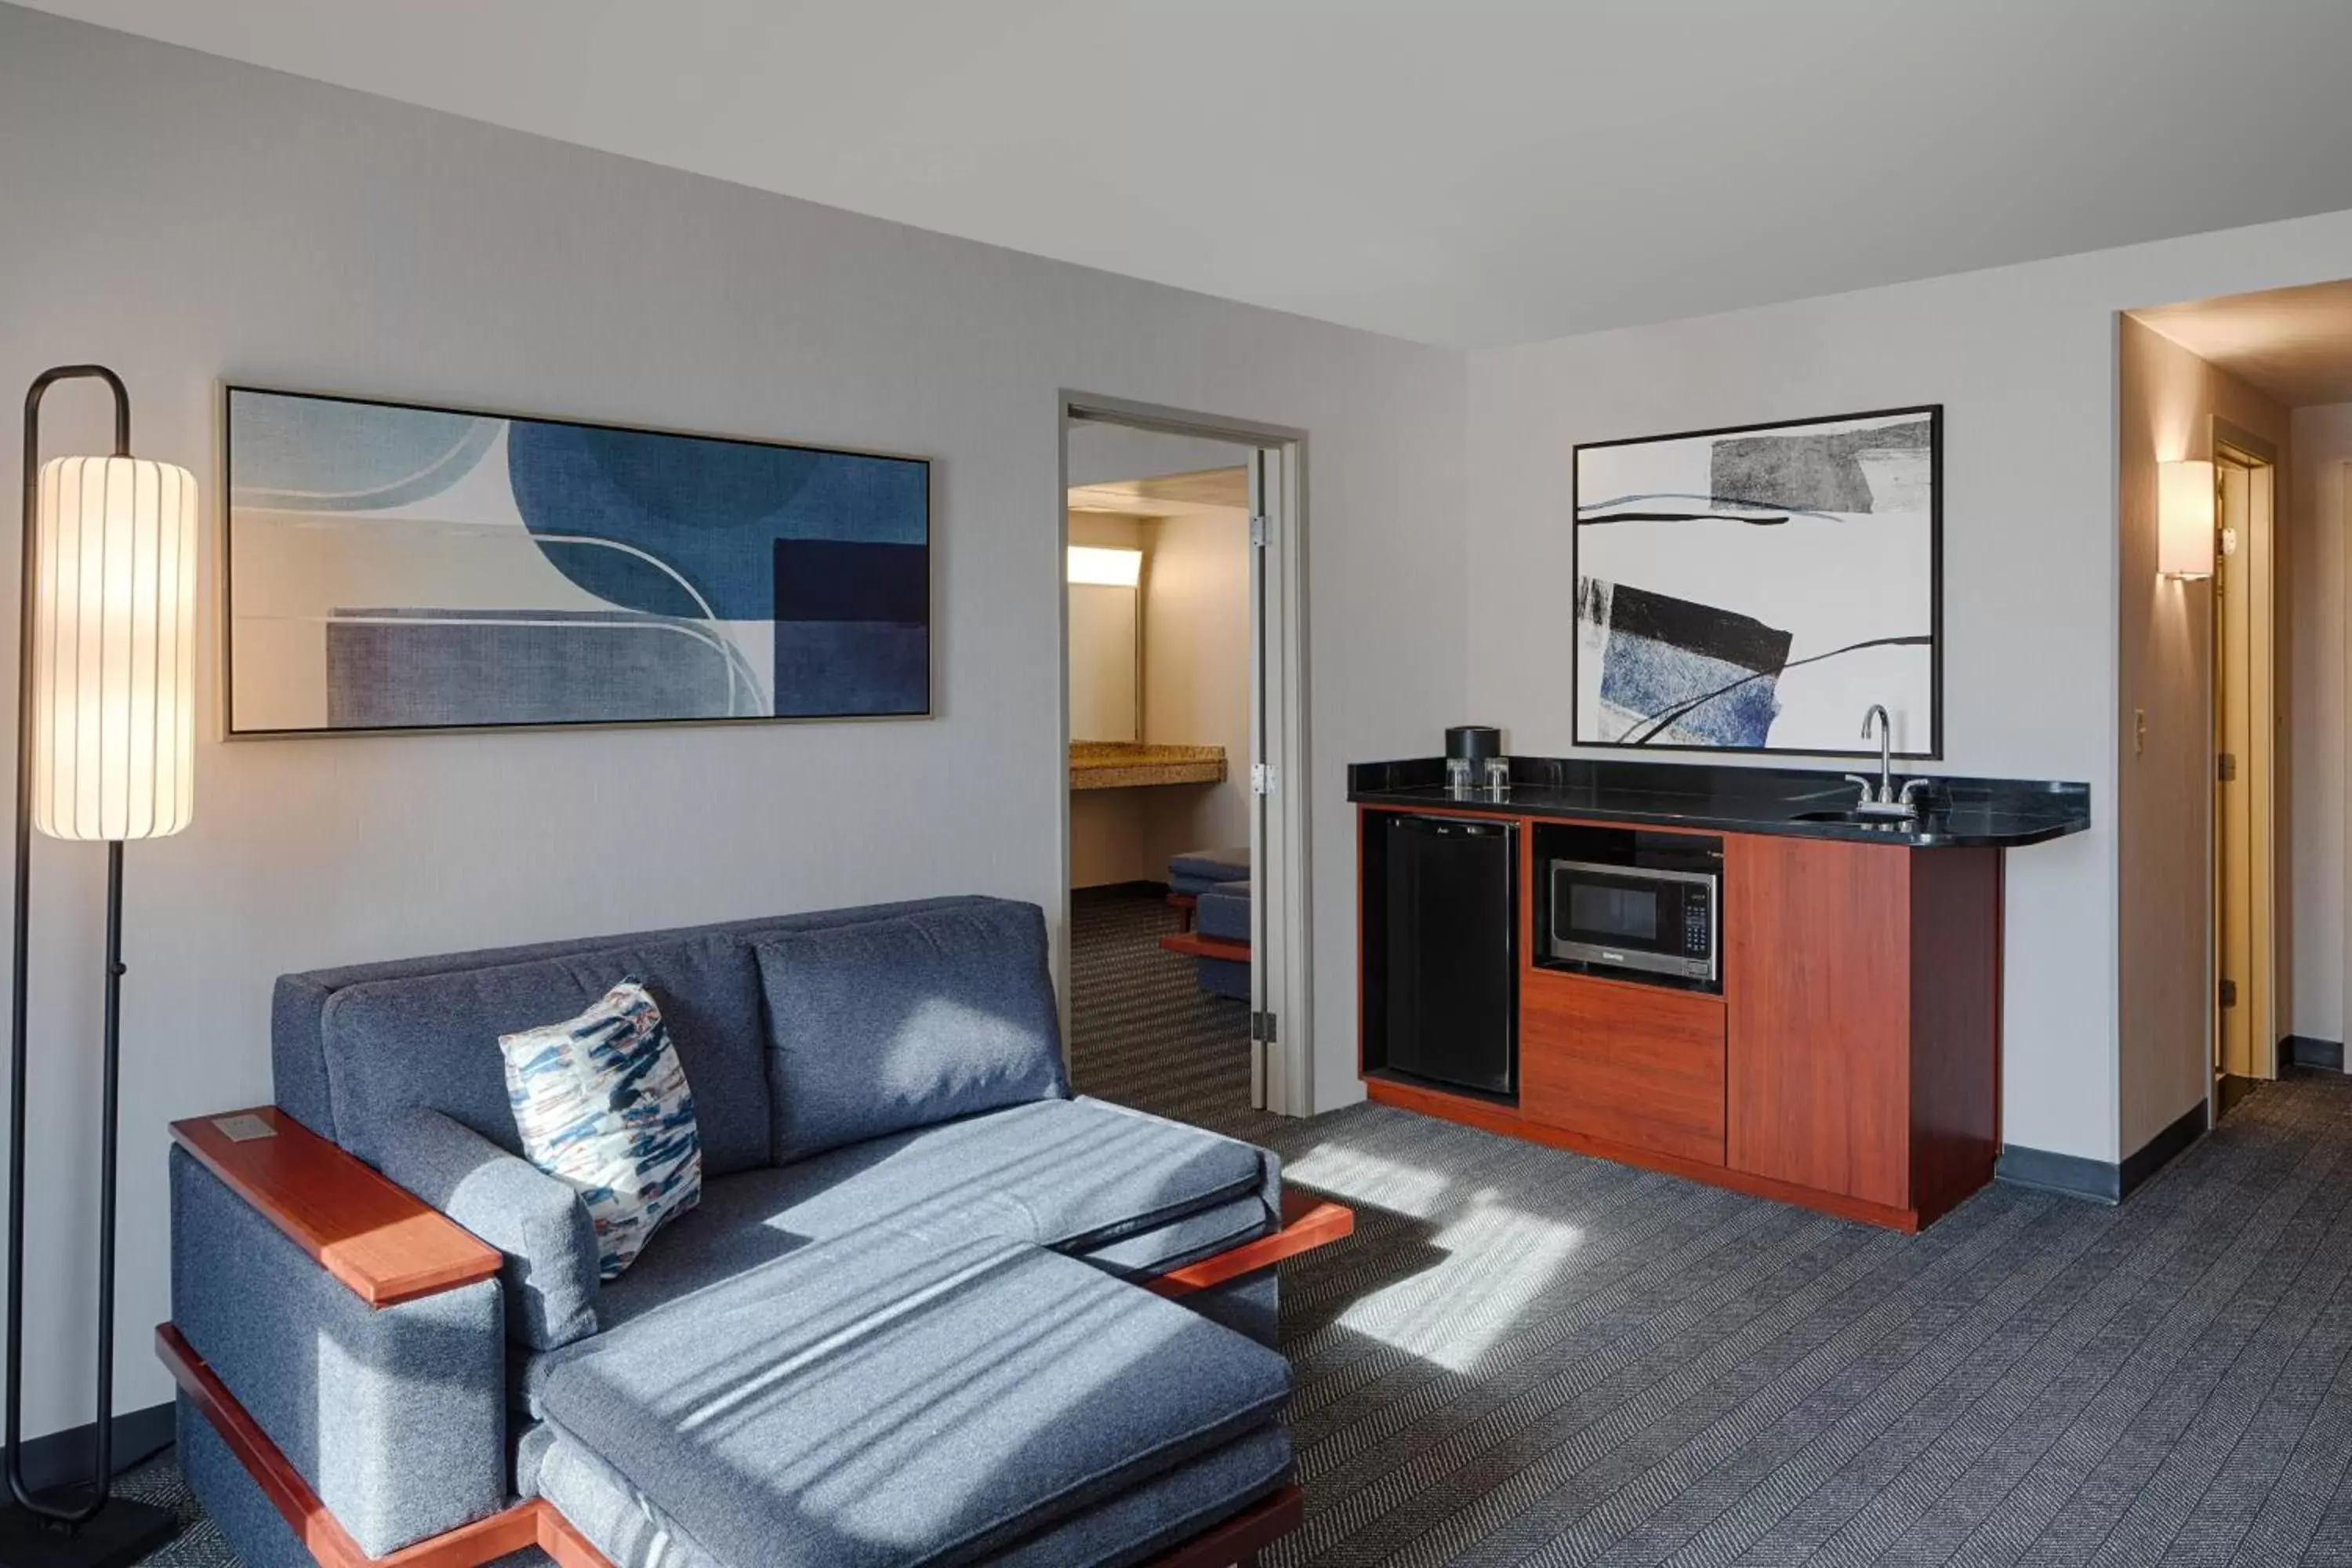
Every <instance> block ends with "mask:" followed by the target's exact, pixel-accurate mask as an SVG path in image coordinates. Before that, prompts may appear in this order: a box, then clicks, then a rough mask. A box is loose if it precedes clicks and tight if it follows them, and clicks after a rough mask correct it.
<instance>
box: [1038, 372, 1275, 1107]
mask: <svg viewBox="0 0 2352 1568" xmlns="http://www.w3.org/2000/svg"><path fill="white" fill-rule="evenodd" d="M1302 449H1303V440H1302V438H1301V437H1300V436H1299V435H1298V434H1297V432H1293V431H1284V430H1275V429H1268V428H1265V427H1262V426H1249V425H1234V424H1230V423H1226V422H1223V421H1218V420H1214V419H1209V418H1204V417H1201V416H1191V415H1184V414H1180V413H1175V412H1171V411H1168V410H1160V409H1150V408H1143V407H1139V406H1137V405H1130V404H1122V403H1118V402H1115V401H1113V400H1108V399H1097V398H1087V397H1082V396H1068V397H1066V398H1065V399H1064V408H1063V472H1064V491H1065V526H1066V541H1065V544H1066V548H1065V551H1064V559H1063V562H1062V573H1063V578H1064V611H1065V614H1064V696H1065V706H1064V712H1065V731H1064V743H1065V746H1066V750H1067V762H1068V768H1067V780H1066V790H1065V792H1064V796H1063V799H1064V803H1065V809H1066V829H1067V831H1066V836H1065V857H1066V858H1065V868H1066V878H1065V886H1066V887H1067V888H1068V889H1070V893H1069V899H1070V902H1069V907H1068V922H1067V926H1066V930H1067V931H1069V933H1070V963H1069V966H1068V975H1069V980H1070V984H1069V990H1068V1016H1067V1026H1068V1027H1067V1037H1068V1038H1069V1040H1070V1051H1071V1071H1072V1077H1073V1080H1074V1081H1075V1082H1076V1087H1077V1088H1078V1089H1081V1090H1082V1091H1084V1092H1087V1093H1093V1094H1097V1095H1100V1096H1102V1097H1103V1098H1106V1099H1110V1100H1119V1101H1122V1102H1124V1103H1129V1104H1134V1105H1137V1106H1139V1107H1140V1108H1142V1109H1145V1110H1154V1111H1158V1112H1160V1113H1163V1114H1171V1115H1176V1116H1180V1117H1184V1118H1186V1119H1189V1120H1194V1121H1209V1122H1212V1123H1215V1122H1217V1121H1221V1120H1226V1119H1228V1118H1230V1117H1232V1116H1234V1115H1237V1114H1246V1113H1248V1112H1251V1111H1272V1112H1275V1113H1277V1114H1295V1115H1303V1114H1305V1113H1306V1110H1307V1107H1309V1106H1310V1105H1311V1104H1312V1096H1311V1085H1310V1083H1309V1081H1308V1079H1307V1074H1308V1072H1309V1070H1310V1064H1309V1057H1310V1053H1309V1051H1308V1050H1307V1040H1308V1039H1309V1038H1310V1035H1309V1034H1308V1032H1307V1031H1308V1027H1309V1025H1308V1019H1307V1009H1308V991H1307V971H1306V960H1307V951H1308V949H1307V898H1306V892H1307V874H1306V859H1307V827H1306V801H1305V792H1304V791H1303V790H1299V789H1293V788H1291V787H1289V786H1290V784H1291V783H1292V781H1294V780H1303V778H1304V776H1305V745H1304V736H1305V713H1304V707H1303V701H1302V693H1303V692H1304V689H1305V670H1304V642H1305V638H1304V629H1305V628H1304V614H1303V605H1302V604H1301V602H1300V600H1301V598H1302V595H1303V585H1304V574H1303V561H1304V555H1303V549H1302V546H1303V541H1302V539H1301V538H1300V533H1301V528H1300V513H1301V508H1300V505H1299V500H1300V487H1299V468H1300V463H1301V461H1302Z"/></svg>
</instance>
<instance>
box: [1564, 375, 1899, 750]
mask: <svg viewBox="0 0 2352 1568" xmlns="http://www.w3.org/2000/svg"><path fill="white" fill-rule="evenodd" d="M1916 414H1924V415H1926V416H1927V601H1928V637H1929V643H1928V650H1927V651H1928V666H1927V668H1928V673H1927V750H1926V751H1924V752H1895V753H1894V755H1895V757H1897V758H1898V759H1901V760H1902V761H1905V762H1915V763H1940V762H1942V761H1943V760H1944V405H1942V404H1940V403H1918V404H1909V405H1903V406H1900V407H1895V408H1865V409H1863V410H1860V411H1858V412H1856V413H1852V414H1816V415H1808V416H1805V417H1804V418H1801V419H1771V420H1764V421H1760V422H1759V423H1756V424H1752V425H1722V426H1715V427H1713V428H1711V429H1703V430H1675V431H1668V432H1664V433H1663V434H1659V435H1654V436H1621V437H1612V438H1611V439H1609V440H1605V441H1579V442H1577V443H1576V444H1575V445H1574V446H1572V447H1570V449H1569V513H1568V517H1569V582H1570V594H1571V599H1570V610H1569V617H1570V618H1569V639H1568V661H1569V662H1568V679H1569V732H1570V741H1571V742H1572V744H1573V745H1574V746H1576V747H1577V748H1578V749H1584V748H1591V749H1592V750H1595V751H1611V752H1698V753H1700V754H1703V755H1708V756H1731V757H1874V756H1876V755H1877V754H1878V753H1877V752H1876V751H1875V750H1874V749H1873V748H1871V747H1868V746H1857V747H1856V748H1854V749H1853V750H1836V749H1830V748H1823V747H1811V746H1695V745H1688V744H1681V743H1675V742H1653V741H1587V740H1584V739H1582V738H1581V737H1580V735H1579V733H1578V731H1580V729H1581V725H1580V722H1579V721H1580V719H1581V718H1582V715H1581V714H1580V712H1579V711H1578V705H1579V703H1580V701H1581V700H1582V692H1583V685H1582V676H1581V674H1580V669H1579V668H1578V667H1579V663H1580V660H1581V658H1582V657H1583V646H1582V645H1583V641H1584V638H1583V636H1582V630H1581V627H1580V625H1579V624H1578V622H1577V620H1576V610H1575V603H1576V600H1577V599H1578V598H1580V597H1581V595H1582V594H1583V588H1584V571H1583V566H1582V563H1581V561H1580V556H1581V554H1582V552H1583V537H1582V534H1581V532H1580V529H1579V519H1580V514H1581V513H1582V511H1583V496H1582V494H1581V490H1582V487H1583V482H1584V454H1585V453H1587V452H1591V451H1600V450H1602V449H1604V448H1606V447H1647V446H1654V445H1656V444H1658V443H1660V442H1665V441H1701V440H1706V439H1709V438H1711V437H1717V436H1746V435H1751V434H1754V433H1756V432H1758V431H1764V430H1792V429H1797V428H1800V427H1802V426H1809V425H1839V424H1844V423H1846V422H1848V421H1851V420H1856V419H1894V418H1899V417H1901V416H1905V415H1916Z"/></svg>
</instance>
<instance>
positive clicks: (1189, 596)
mask: <svg viewBox="0 0 2352 1568" xmlns="http://www.w3.org/2000/svg"><path fill="white" fill-rule="evenodd" d="M1148 534H1149V537H1150V541H1151V552H1150V556H1149V557H1148V563H1147V570H1148V571H1149V572H1150V577H1149V578H1148V580H1147V582H1146V584H1145V589H1146V591H1145V594H1144V601H1143V646H1144V653H1143V689H1144V698H1143V726H1144V739H1145V740H1147V741H1152V742H1159V743H1161V744H1164V745H1178V746H1223V748H1224V749H1225V778H1224V782H1223V784H1185V785H1181V786H1178V787H1174V788H1169V789H1156V790H1150V791H1146V792H1144V793H1146V794H1148V795H1151V796H1152V797H1153V798H1152V801H1151V812H1150V822H1149V824H1148V829H1147V842H1146V845H1145V849H1144V858H1145V863H1146V864H1147V865H1149V866H1151V867H1155V868H1156V869H1153V870H1150V871H1148V872H1147V873H1146V874H1147V875H1148V876H1150V877H1153V878H1161V877H1165V876H1166V875H1167V874H1168V860H1169V858H1170V857H1171V856H1174V855H1181V854H1183V853H1184V852H1185V851H1187V850H1191V849H1218V848H1224V847H1229V846H1233V845H1237V844H1247V843H1248V842H1249V838H1250V834H1249V818H1250V794H1249V769H1250V668H1249V653H1250V644H1249V630H1250V624H1249V608H1250V605H1249V556H1250V542H1249V514H1248V513H1247V512H1246V511H1244V510H1241V509H1239V508H1230V507H1226V508H1212V509H1207V510H1201V511H1193V512H1182V513H1178V514H1177V515H1175V516H1171V517H1163V518H1160V519H1158V520H1156V521H1153V522H1152V523H1151V525H1150V529H1149V530H1148Z"/></svg>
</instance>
